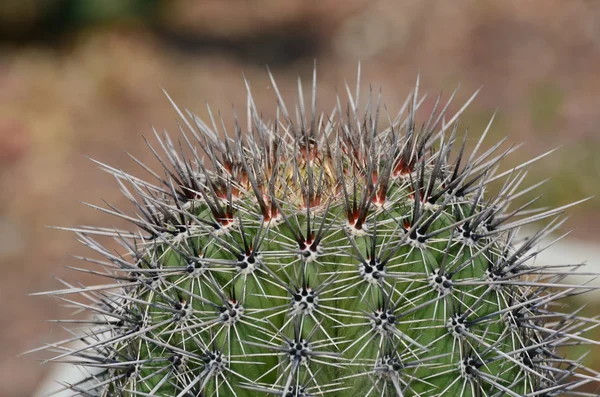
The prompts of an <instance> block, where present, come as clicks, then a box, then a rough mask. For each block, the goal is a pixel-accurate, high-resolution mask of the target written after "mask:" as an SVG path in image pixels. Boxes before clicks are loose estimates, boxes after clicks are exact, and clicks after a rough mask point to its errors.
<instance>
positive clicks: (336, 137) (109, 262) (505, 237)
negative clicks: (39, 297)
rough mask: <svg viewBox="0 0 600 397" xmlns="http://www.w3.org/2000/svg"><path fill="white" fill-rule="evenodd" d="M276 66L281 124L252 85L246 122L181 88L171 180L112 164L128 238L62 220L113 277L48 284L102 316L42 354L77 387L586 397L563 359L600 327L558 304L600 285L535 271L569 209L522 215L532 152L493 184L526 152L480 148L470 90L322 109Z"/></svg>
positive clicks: (77, 390)
mask: <svg viewBox="0 0 600 397" xmlns="http://www.w3.org/2000/svg"><path fill="white" fill-rule="evenodd" d="M359 74H360V71H359ZM269 75H270V77H271V81H272V84H273V85H272V87H273V89H274V91H275V93H276V96H277V117H276V119H275V120H274V121H268V120H264V119H262V118H261V115H260V112H259V110H258V109H257V108H256V106H255V104H254V101H253V97H252V94H251V91H250V89H249V86H248V84H247V83H246V85H247V90H248V96H247V98H248V107H247V126H243V124H241V123H240V122H238V119H237V116H235V115H234V118H235V123H234V128H233V130H228V129H227V128H226V127H225V125H226V123H224V122H223V121H222V120H219V119H218V118H216V117H215V116H214V115H213V114H212V113H210V109H209V114H210V120H209V122H208V123H205V122H204V121H202V120H200V119H199V118H198V117H196V116H194V115H193V114H191V113H189V112H187V113H184V112H182V111H180V110H179V108H178V107H177V106H176V105H175V103H174V102H173V101H172V100H171V98H170V97H168V95H167V97H168V98H169V101H171V103H172V105H173V106H174V108H175V110H176V111H177V114H178V115H179V117H180V118H181V120H182V121H183V126H182V127H181V128H180V129H181V133H180V138H179V139H178V142H174V141H172V140H171V138H170V137H169V136H168V135H166V134H165V135H161V134H158V133H156V131H155V135H156V139H157V141H158V144H159V146H160V149H155V148H154V147H153V146H152V144H150V143H148V145H149V147H150V150H151V151H152V152H153V153H154V155H155V156H156V158H157V159H158V160H159V161H160V163H161V164H162V166H163V167H164V169H162V170H160V171H154V170H152V169H150V168H149V167H148V166H146V165H144V164H142V162H141V161H138V160H136V162H137V163H138V164H139V165H140V166H141V167H142V168H143V169H144V170H145V171H147V173H148V174H149V178H148V180H142V179H139V178H136V177H134V176H131V175H128V174H126V173H124V172H122V171H120V170H118V169H115V168H112V167H110V166H108V165H105V164H101V163H99V164H100V165H101V167H102V168H103V169H104V170H105V171H107V172H109V173H111V174H113V175H114V176H115V177H116V179H117V181H118V183H119V185H120V188H121V190H122V192H123V193H124V195H125V196H126V197H127V199H129V200H130V201H131V202H132V203H133V204H134V205H135V207H136V208H137V210H136V211H135V213H132V214H126V213H124V212H123V211H121V210H119V209H118V208H116V207H114V206H112V205H109V206H108V207H97V206H93V205H92V207H93V208H95V209H97V210H100V211H103V212H104V213H106V214H107V215H111V216H116V217H118V218H122V219H125V220H127V221H129V222H130V223H131V224H132V226H133V230H115V229H109V228H93V227H83V228H68V229H69V230H71V231H74V232H75V233H76V234H77V236H78V238H79V241H80V242H81V243H82V244H84V245H85V246H87V247H88V248H90V249H91V250H92V251H93V252H95V254H96V256H95V257H94V258H81V259H83V260H85V261H87V262H88V263H90V264H91V265H92V266H94V267H96V268H95V269H87V268H86V269H76V270H80V271H83V272H86V273H91V274H95V275H99V276H102V277H104V278H106V279H107V280H108V282H107V283H106V284H103V285H97V286H72V285H70V284H66V283H65V284H66V287H67V288H66V289H63V290H58V291H53V292H49V293H47V294H50V295H52V296H54V297H56V298H57V299H59V300H60V301H63V302H66V303H68V304H69V305H73V306H74V307H76V308H79V309H83V310H85V311H87V312H89V313H90V318H89V320H60V321H61V323H69V322H72V323H73V324H74V329H73V330H72V331H71V332H72V333H73V335H74V336H73V337H72V338H69V339H67V340H64V341H62V342H59V343H53V344H51V345H50V346H49V347H48V348H50V349H51V350H52V351H54V352H55V353H56V355H55V356H54V357H53V358H52V359H50V360H48V361H58V362H61V361H63V362H69V363H73V364H76V365H78V366H80V367H81V368H83V370H84V371H85V373H86V374H87V375H86V377H85V379H83V380H82V381H81V382H79V383H77V384H67V385H65V388H66V389H69V390H70V391H71V392H72V393H71V395H81V396H127V397H133V396H177V397H184V396H190V397H191V396H238V397H245V396H261V395H267V396H268V395H271V396H284V397H308V396H322V395H323V396H331V397H337V396H350V395H352V396H373V397H375V396H406V397H408V396H422V397H430V396H431V397H433V396H461V397H468V396H473V397H474V396H488V397H491V396H498V397H499V396H531V397H533V396H539V397H542V396H557V395H561V394H565V395H569V394H573V395H580V396H583V395H592V394H586V393H585V392H581V391H578V390H580V389H581V388H582V386H585V385H588V386H589V384H590V383H594V382H596V381H597V379H596V372H594V371H593V370H591V369H589V368H586V367H584V366H583V365H582V364H581V357H569V358H564V357H562V356H561V355H560V354H561V351H559V350H560V348H561V347H563V346H574V345H580V344H594V343H597V342H594V341H593V340H589V339H587V338H586V337H585V336H583V333H584V332H585V331H589V330H590V329H592V328H594V327H596V326H597V325H598V322H597V320H594V319H589V318H584V317H582V316H579V315H578V314H577V313H560V312H555V311H554V310H556V309H557V308H558V307H559V305H558V304H557V302H559V301H560V300H562V299H565V298H568V297H570V296H574V295H578V294H581V293H584V292H587V291H589V290H591V289H593V288H592V287H589V286H585V285H571V284H568V283H567V282H566V281H565V280H564V279H565V277H566V275H567V273H569V272H571V271H573V270H575V269H576V268H579V267H580V266H581V265H578V264H577V265H565V266H561V267H552V266H544V264H537V263H533V259H535V257H536V255H537V253H538V252H539V251H540V249H543V248H544V247H541V248H540V247H538V245H539V242H540V241H541V239H543V238H545V237H546V236H548V235H549V234H550V233H552V232H554V231H555V230H557V229H558V228H559V227H560V226H561V224H562V223H563V220H564V219H563V218H562V214H563V212H564V210H565V209H567V208H568V207H569V206H564V207H561V208H557V209H550V210H547V209H534V208H533V206H534V204H535V201H536V200H535V199H534V200H531V201H528V202H524V203H521V204H513V202H519V199H520V198H521V197H522V196H524V195H526V194H527V193H529V192H530V191H532V190H533V189H534V188H537V187H538V186H539V185H541V183H540V184H537V185H534V186H532V187H522V184H523V181H524V179H525V176H526V174H527V169H528V167H529V165H530V164H531V163H532V162H533V161H535V160H537V159H534V160H532V161H528V162H526V163H524V164H522V165H520V166H517V167H515V168H512V169H508V170H507V171H501V170H500V168H499V167H500V164H499V163H500V162H501V160H502V159H503V158H504V157H505V156H507V155H509V154H510V153H512V152H513V151H514V150H515V148H513V147H510V148H508V149H506V150H502V149H501V146H502V143H503V142H500V143H498V144H496V145H493V146H491V148H489V149H483V146H484V138H485V136H486V134H487V132H488V130H489V125H488V127H487V128H486V130H485V131H484V132H483V133H482V135H481V137H480V138H479V139H477V140H476V142H475V146H474V148H473V149H472V150H467V145H466V142H467V140H466V134H465V135H464V137H461V134H460V133H459V120H458V117H459V115H460V114H461V113H462V112H463V110H464V109H465V108H466V106H467V105H468V104H469V103H470V102H471V101H472V99H473V98H474V96H473V97H471V98H470V99H469V101H468V102H467V104H466V105H465V106H463V107H462V108H461V109H460V110H459V111H458V113H456V114H454V115H448V114H447V113H448V112H449V111H448V109H449V105H450V103H451V102H452V99H453V98H454V94H453V95H452V97H451V98H450V99H449V100H448V101H447V103H446V104H445V105H443V104H442V101H441V99H440V98H439V97H438V99H437V101H436V103H435V106H434V108H433V111H432V113H431V115H429V116H428V117H427V118H425V119H423V120H421V121H418V120H417V109H418V108H419V105H420V104H421V103H422V98H420V96H419V92H418V88H419V84H418V81H417V85H416V88H415V90H414V91H413V92H412V93H411V95H410V96H409V97H408V99H407V100H406V102H405V103H404V105H403V107H402V108H401V110H400V111H399V112H398V114H397V115H396V116H395V117H384V116H383V115H382V106H381V99H380V98H381V96H380V94H378V95H373V93H372V91H370V92H369V93H368V98H367V100H366V101H365V102H364V103H361V102H360V101H359V96H360V95H359V94H360V92H359V90H358V88H357V90H356V93H355V94H351V91H350V90H349V89H347V91H348V103H347V105H342V104H341V100H339V99H338V101H337V106H335V107H334V109H333V111H332V112H331V113H329V114H322V113H317V110H316V109H317V108H316V69H315V72H314V75H313V82H312V95H311V97H310V104H309V105H308V107H307V106H306V104H305V100H304V96H303V90H302V85H301V83H300V80H299V81H298V91H299V94H298V95H299V96H298V101H297V105H296V106H295V109H289V108H288V107H287V106H286V104H285V103H284V101H283V99H282V96H281V94H280V92H279V90H278V88H277V85H276V84H275V81H274V79H273V77H272V75H271V73H270V72H269ZM357 86H358V87H359V86H360V80H359V81H358V83H357ZM292 110H295V112H293V111H292ZM382 119H384V120H386V124H388V125H389V126H388V127H387V128H381V127H380V125H381V124H383V121H382ZM388 120H389V121H388ZM244 124H245V123H244ZM490 125H491V121H490ZM222 135H224V137H222ZM541 157H543V156H539V157H538V158H541ZM134 160H135V159H134ZM205 163H206V164H205ZM488 191H490V192H491V193H488ZM515 200H516V201H515ZM521 201H523V200H521ZM538 221H544V222H543V226H541V227H540V228H539V231H537V232H536V233H535V234H533V235H531V236H529V237H528V238H524V239H523V238H521V236H520V235H519V236H517V232H518V231H519V228H521V227H522V226H525V225H529V224H532V223H535V222H538ZM106 237H110V238H113V239H114V240H116V241H117V243H119V244H120V246H121V247H122V249H121V250H120V251H119V252H118V253H117V252H114V251H113V250H112V249H109V248H105V247H104V246H103V245H102V244H101V243H100V242H99V240H100V239H102V238H106ZM98 256H99V257H100V258H101V259H98ZM73 295H74V296H76V297H77V296H78V298H75V297H73ZM81 326H83V330H81ZM74 342H79V344H76V345H73V343H74Z"/></svg>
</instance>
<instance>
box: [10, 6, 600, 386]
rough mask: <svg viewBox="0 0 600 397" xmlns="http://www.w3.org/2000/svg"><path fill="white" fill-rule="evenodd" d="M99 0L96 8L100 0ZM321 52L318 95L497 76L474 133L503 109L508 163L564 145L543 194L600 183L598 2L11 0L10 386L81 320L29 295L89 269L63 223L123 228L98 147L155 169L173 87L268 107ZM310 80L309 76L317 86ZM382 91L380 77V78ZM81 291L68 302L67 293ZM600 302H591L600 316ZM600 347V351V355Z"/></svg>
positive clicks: (386, 92) (546, 163)
mask: <svg viewBox="0 0 600 397" xmlns="http://www.w3.org/2000/svg"><path fill="white" fill-rule="evenodd" d="M83 4H85V6H84V5H83ZM314 59H316V60H317V64H318V80H319V89H318V92H319V102H318V104H319V105H320V106H321V108H322V109H323V110H325V111H329V110H330V109H331V107H332V106H333V105H334V101H335V92H336V89H337V90H338V91H339V92H340V93H343V92H344V90H345V89H344V85H343V84H344V80H348V81H349V83H350V84H353V83H354V80H355V75H356V70H357V61H358V60H359V59H360V60H361V61H362V77H363V82H364V83H365V86H364V88H367V86H366V84H367V83H368V82H372V83H373V87H374V88H375V89H377V90H378V89H379V87H380V86H382V87H383V100H384V102H385V103H386V105H387V108H388V109H389V110H390V113H394V111H395V110H396V109H398V107H399V106H400V104H401V103H402V102H403V100H404V99H405V97H406V95H407V94H408V93H409V91H410V90H411V89H412V87H413V85H414V82H415V79H416V76H417V73H420V76H421V90H427V91H429V92H430V93H431V95H430V97H429V99H428V100H427V101H426V103H425V104H424V108H425V109H431V107H432V106H433V103H434V99H435V96H436V95H437V94H438V92H439V91H440V90H441V89H443V90H444V95H445V97H446V98H447V97H448V96H449V94H450V93H451V92H452V90H453V89H454V88H455V87H456V86H457V84H458V83H460V84H461V89H460V92H459V94H458V100H457V102H456V104H457V105H455V106H454V108H455V110H456V109H457V108H458V104H459V103H460V102H461V101H464V100H466V99H467V98H468V97H469V96H470V95H471V94H472V93H473V92H474V91H475V90H476V89H477V88H479V87H480V86H483V90H482V92H481V93H480V95H479V96H478V98H477V100H476V101H475V102H474V103H473V105H472V106H471V107H470V109H469V110H468V111H467V112H466V115H465V116H464V117H463V118H462V119H463V125H464V127H465V128H466V127H467V125H468V126H469V131H470V136H471V137H472V138H471V139H472V140H474V139H475V137H477V136H478V135H479V133H480V131H481V130H482V129H483V128H484V127H485V124H486V123H487V121H488V120H489V118H490V117H491V116H492V114H493V112H494V109H495V108H496V107H497V108H498V113H497V116H496V121H495V124H494V127H493V128H492V131H491V136H490V138H489V139H488V146H491V145H492V144H493V143H495V142H496V140H498V139H500V138H501V137H504V136H509V140H510V142H512V143H520V142H522V141H525V142H526V145H525V146H523V147H522V148H520V149H519V151H518V152H517V153H516V154H515V155H512V156H511V157H510V158H509V159H507V160H506V162H505V167H506V168H508V167H509V166H512V165H516V164H518V163H519V162H520V161H523V160H525V159H527V158H529V157H532V156H536V155H538V154H541V153H543V152H545V151H547V150H549V149H552V148H554V147H557V146H561V145H562V146H563V147H562V148H561V149H560V150H559V151H558V152H556V153H554V154H552V156H551V157H549V158H547V159H544V160H542V161H540V162H539V164H537V166H535V167H534V168H533V169H532V171H531V172H530V178H528V180H529V179H530V180H531V181H536V180H540V179H544V178H548V177H552V180H551V181H550V182H549V183H548V184H547V185H546V186H544V188H543V190H544V191H545V195H544V197H542V199H541V200H540V205H563V204H566V203H568V202H570V201H574V200H576V199H580V198H583V197H588V196H591V195H595V194H598V186H599V183H600V182H599V180H600V179H599V175H600V156H598V154H600V111H598V109H600V74H598V70H600V3H599V2H592V1H585V0H569V1H564V0H529V1H522V0H512V1H509V0H498V1H494V2H479V1H467V0H454V1H451V2H450V1H446V0H423V1H414V0H385V1H372V0H369V1H368V0H321V1H319V2H312V1H306V0H287V1H281V0H262V1H258V0H229V1H222V0H204V1H201V2H196V1H191V0H187V1H184V0H174V1H169V2H166V1H165V2H159V1H152V0H137V1H135V0H130V1H125V2H120V1H105V2H101V1H89V2H78V1H72V0H53V1H46V2H41V1H32V0H29V1H27V0H22V1H19V2H17V1H8V2H2V4H0V268H1V273H0V321H1V322H2V326H1V327H0V396H3V397H17V396H30V395H31V393H32V392H33V390H35V388H36V386H37V384H38V383H39V382H40V381H41V379H42V378H43V376H44V375H45V373H46V371H48V369H49V366H48V365H42V366H40V365H39V363H38V362H37V361H36V359H41V358H44V357H47V356H44V355H36V354H33V355H26V356H23V357H17V354H18V353H20V352H23V351H25V350H28V349H32V348H34V347H36V346H39V345H40V344H42V343H44V342H50V341H55V340H58V339H59V338H64V337H66V336H67V334H66V333H65V332H64V331H63V330H62V329H61V328H60V327H59V326H56V325H52V324H49V323H46V322H44V321H45V320H47V319H52V318H64V317H65V316H68V315H69V314H70V313H71V312H70V310H69V309H68V308H64V307H60V306H59V304H61V302H58V301H56V300H52V299H50V298H46V297H28V296H26V294H28V293H31V292H36V291H43V290H48V289H56V288H60V286H61V284H60V282H58V281H57V280H56V279H54V278H52V275H56V276H57V277H60V278H61V279H64V280H66V281H67V282H70V283H76V282H77V281H76V280H79V279H80V278H78V277H81V276H80V275H78V274H76V273H74V272H73V271H70V270H67V269H65V268H64V266H66V265H69V266H80V265H81V263H80V262H79V261H77V260H76V259H74V258H72V257H71V256H70V254H79V255H84V254H89V252H86V250H85V249H84V248H82V247H81V246H80V245H79V244H78V243H77V242H76V241H75V238H74V236H73V235H72V234H70V233H67V232H61V231H56V230H52V229H49V228H46V227H45V226H47V225H58V226H75V225H80V224H93V225H100V226H108V227H110V226H124V225H123V224H122V223H121V222H118V221H117V220H114V219H107V218H106V216H104V215H102V214H101V213H99V212H98V211H95V210H93V209H90V208H88V207H86V206H84V205H82V204H81V203H80V201H85V202H90V203H93V204H98V205H101V204H102V200H106V201H108V202H110V203H112V204H115V205H117V206H119V207H122V208H124V209H128V208H130V207H128V206H127V203H125V200H124V199H123V198H122V197H121V195H120V193H119V191H118V187H117V185H116V183H115V182H114V180H113V179H112V178H111V177H110V176H109V175H107V174H105V173H103V172H101V171H100V170H98V169H97V167H96V166H95V165H94V164H93V163H92V162H91V161H90V160H88V159H87V158H86V157H85V156H89V157H92V158H95V159H98V160H100V161H102V162H105V163H108V164H110V165H112V166H114V167H116V168H122V169H124V170H125V171H128V172H133V173H135V174H136V175H139V176H143V175H144V174H143V172H142V171H141V170H140V169H139V167H137V166H136V165H135V163H134V162H133V161H132V160H131V159H129V158H128V156H127V155H126V151H127V152H130V153H132V154H133V155H135V156H136V157H138V158H140V159H142V160H143V161H147V162H148V163H149V164H152V165H155V164H156V163H155V161H154V160H153V158H152V156H151V153H150V152H149V151H148V150H147V149H146V148H145V144H144V140H143V139H142V135H145V136H147V137H149V139H150V141H152V136H151V135H152V130H151V125H150V124H152V125H153V126H155V127H156V129H157V130H159V131H162V130H163V129H169V130H171V131H172V132H175V130H176V128H177V125H176V114H175V112H174V110H173V109H172V108H171V107H170V105H169V103H168V101H167V100H166V98H165V96H164V95H163V93H162V91H161V87H164V88H165V89H166V90H167V91H168V92H169V94H170V95H171V96H172V97H173V98H174V100H176V101H177V102H178V103H179V104H180V105H181V106H182V107H185V108H189V109H190V110H192V111H193V112H195V113H196V114H198V115H199V116H201V117H207V112H206V110H205V109H206V108H205V105H204V104H205V101H208V102H209V103H210V104H211V107H212V109H220V110H222V111H223V114H224V115H225V117H229V116H230V115H231V105H232V104H233V105H235V106H236V108H237V109H238V110H239V111H240V113H241V114H243V110H242V109H243V107H244V104H245V88H244V82H243V78H242V72H243V73H244V74H245V76H246V78H247V79H248V80H249V81H250V84H251V86H252V88H253V92H254V98H255V100H256V102H257V103H258V104H259V105H260V106H261V107H262V108H263V109H264V110H265V115H273V113H274V99H273V98H274V93H273V90H272V87H271V85H270V83H269V80H268V75H267V73H266V70H265V67H264V65H265V64H269V65H270V66H271V69H272V71H273V73H274V74H275V76H276V78H277V81H278V84H279V86H280V89H281V91H282V93H283V95H284V97H286V98H288V99H289V101H291V102H292V103H293V102H294V100H295V90H296V77H297V76H298V75H300V76H301V77H302V78H303V80H304V81H305V82H306V83H308V82H309V80H310V76H311V73H312V67H313V60H314ZM307 85H308V84H307ZM363 92H366V90H363ZM569 212H570V214H571V218H570V219H569V221H568V223H567V225H566V227H565V230H567V229H569V228H575V231H574V232H573V234H572V235H573V236H575V237H578V238H580V239H582V240H587V241H590V242H595V241H597V239H598V236H599V235H600V200H599V199H593V200H591V201H589V202H587V203H585V204H582V205H581V206H579V207H577V208H574V209H572V210H570V211H569ZM63 303H64V302H63ZM598 307H599V305H598V304H597V303H594V302H590V303H589V305H588V310H591V312H592V313H594V310H595V311H596V313H597V311H598ZM596 360H598V361H600V359H596V358H595V357H594V356H592V357H591V358H590V359H589V360H588V364H590V363H591V364H590V365H592V366H595V368H596V369H600V362H596Z"/></svg>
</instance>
